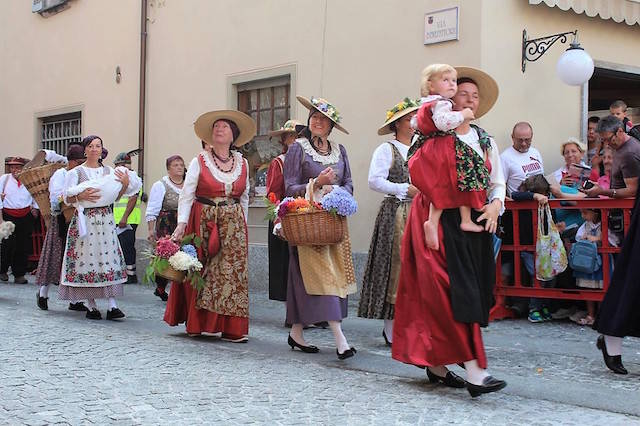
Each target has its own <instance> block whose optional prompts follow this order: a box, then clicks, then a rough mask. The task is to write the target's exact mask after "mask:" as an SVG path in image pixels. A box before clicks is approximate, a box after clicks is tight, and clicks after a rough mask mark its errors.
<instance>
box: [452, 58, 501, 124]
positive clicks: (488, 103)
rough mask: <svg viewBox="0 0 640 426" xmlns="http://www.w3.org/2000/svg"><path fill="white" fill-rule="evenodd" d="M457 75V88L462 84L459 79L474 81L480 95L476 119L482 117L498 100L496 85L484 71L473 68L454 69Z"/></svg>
mask: <svg viewBox="0 0 640 426" xmlns="http://www.w3.org/2000/svg"><path fill="white" fill-rule="evenodd" d="M454 68H455V69H456V71H457V73H458V86H459V85H460V84H463V83H464V81H463V82H462V83H461V82H460V80H461V79H470V80H473V81H475V83H476V86H478V93H479V94H480V104H479V105H478V109H477V110H476V112H475V116H476V119H478V118H480V117H482V116H483V115H485V114H486V113H488V112H489V110H490V109H491V108H493V105H494V104H495V103H496V101H497V100H498V94H499V92H500V90H499V89H498V83H496V81H495V80H494V79H493V77H491V76H490V75H489V74H487V73H486V72H484V71H481V70H479V69H477V68H473V67H454Z"/></svg>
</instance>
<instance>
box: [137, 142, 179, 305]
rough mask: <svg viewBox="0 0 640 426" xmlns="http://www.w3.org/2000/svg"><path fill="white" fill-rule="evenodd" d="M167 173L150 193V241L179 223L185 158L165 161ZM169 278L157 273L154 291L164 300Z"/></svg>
mask: <svg viewBox="0 0 640 426" xmlns="http://www.w3.org/2000/svg"><path fill="white" fill-rule="evenodd" d="M165 163H166V164H165V165H166V167H167V175H166V176H163V177H162V179H160V180H159V181H157V182H155V183H154V184H153V186H152V187H151V192H150V193H149V200H148V201H147V211H146V213H145V218H146V220H147V226H148V227H149V241H150V242H152V243H155V242H156V241H157V240H158V239H159V238H165V237H167V236H170V235H171V234H172V233H173V231H174V230H175V229H176V226H177V225H178V198H179V197H180V193H181V192H182V185H183V183H184V160H183V159H182V157H180V156H179V155H172V156H171V157H169V158H167V160H166V161H165ZM167 283H168V281H167V279H166V278H164V277H161V276H159V275H156V289H155V291H154V292H153V294H154V295H156V296H158V297H159V298H160V299H162V300H163V301H165V302H166V301H167V299H168V298H169V296H168V295H167V292H166V291H165V290H166V287H167Z"/></svg>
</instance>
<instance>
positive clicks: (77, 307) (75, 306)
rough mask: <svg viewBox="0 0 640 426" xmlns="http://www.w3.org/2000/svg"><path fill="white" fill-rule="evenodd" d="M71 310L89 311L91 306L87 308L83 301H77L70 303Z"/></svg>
mask: <svg viewBox="0 0 640 426" xmlns="http://www.w3.org/2000/svg"><path fill="white" fill-rule="evenodd" d="M69 310H70V311H78V312H88V311H89V308H87V307H86V306H85V305H84V303H82V302H76V303H69Z"/></svg>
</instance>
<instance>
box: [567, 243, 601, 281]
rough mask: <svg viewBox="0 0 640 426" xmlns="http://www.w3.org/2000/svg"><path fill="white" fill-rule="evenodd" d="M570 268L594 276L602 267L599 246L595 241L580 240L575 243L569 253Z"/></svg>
mask: <svg viewBox="0 0 640 426" xmlns="http://www.w3.org/2000/svg"><path fill="white" fill-rule="evenodd" d="M569 266H570V267H571V269H573V270H574V271H577V272H584V273H587V274H592V273H594V272H596V271H597V270H598V269H600V268H601V267H602V258H601V257H600V256H598V246H597V245H596V243H594V242H593V241H588V240H579V241H576V242H575V243H573V245H572V246H571V251H570V252H569Z"/></svg>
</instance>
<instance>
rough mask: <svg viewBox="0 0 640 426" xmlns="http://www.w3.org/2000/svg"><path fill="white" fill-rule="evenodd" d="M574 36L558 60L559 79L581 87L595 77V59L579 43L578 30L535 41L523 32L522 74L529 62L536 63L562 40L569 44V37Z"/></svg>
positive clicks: (525, 31)
mask: <svg viewBox="0 0 640 426" xmlns="http://www.w3.org/2000/svg"><path fill="white" fill-rule="evenodd" d="M569 34H573V41H572V42H571V43H570V46H569V48H568V49H567V50H566V51H565V52H564V53H563V54H562V56H561V57H560V59H558V64H557V65H556V71H557V73H558V77H560V80H562V81H563V82H564V83H566V84H568V85H571V86H581V85H583V84H584V83H586V82H587V81H589V79H590V78H591V76H592V75H593V69H594V67H593V59H591V56H589V54H588V53H587V52H585V51H584V49H583V48H582V47H580V43H578V30H573V31H568V32H565V33H560V34H554V35H551V36H547V37H540V38H536V39H533V40H529V39H528V38H527V30H526V29H525V30H522V72H523V73H524V71H525V69H526V64H527V61H529V62H535V61H537V60H538V59H540V58H541V57H542V55H544V54H545V52H546V51H547V50H548V49H549V48H550V47H551V46H552V45H553V43H555V42H556V41H558V40H560V42H561V43H566V42H567V35H569Z"/></svg>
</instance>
